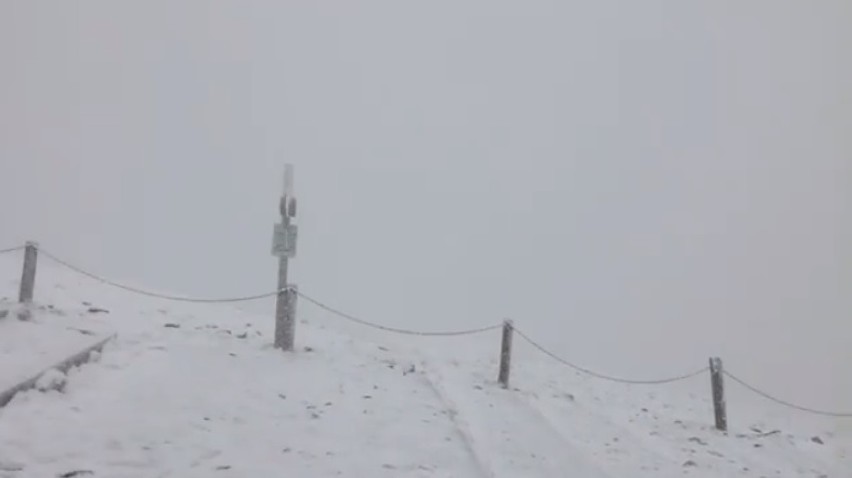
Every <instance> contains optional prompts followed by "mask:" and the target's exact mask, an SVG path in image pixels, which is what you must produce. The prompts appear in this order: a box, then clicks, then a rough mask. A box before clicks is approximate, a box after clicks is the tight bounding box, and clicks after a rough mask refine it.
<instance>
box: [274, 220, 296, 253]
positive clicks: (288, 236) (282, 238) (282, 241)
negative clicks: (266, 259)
mask: <svg viewBox="0 0 852 478" xmlns="http://www.w3.org/2000/svg"><path fill="white" fill-rule="evenodd" d="M298 236H299V228H298V226H296V225H295V224H290V225H289V226H288V227H287V228H286V229H285V228H284V225H283V224H275V228H274V229H273V231H272V255H273V256H276V257H287V258H293V257H295V256H296V241H297V239H298Z"/></svg>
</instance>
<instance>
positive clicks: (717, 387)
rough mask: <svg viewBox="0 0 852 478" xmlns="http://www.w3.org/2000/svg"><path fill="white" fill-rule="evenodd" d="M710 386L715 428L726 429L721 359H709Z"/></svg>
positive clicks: (726, 418)
mask: <svg viewBox="0 0 852 478" xmlns="http://www.w3.org/2000/svg"><path fill="white" fill-rule="evenodd" d="M710 386H711V388H712V390H713V413H714V415H715V416H716V429H717V430H719V431H723V432H726V431H728V412H727V409H726V405H725V382H724V375H723V372H722V359H720V358H719V357H713V358H711V359H710Z"/></svg>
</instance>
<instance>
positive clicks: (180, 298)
mask: <svg viewBox="0 0 852 478" xmlns="http://www.w3.org/2000/svg"><path fill="white" fill-rule="evenodd" d="M39 253H40V254H41V255H43V256H45V257H47V258H48V259H50V260H52V261H54V262H56V263H57V264H59V265H61V266H64V267H66V268H68V269H70V270H72V271H74V272H76V273H78V274H80V275H83V276H86V277H88V278H90V279H94V280H96V281H98V282H101V283H103V284H106V285H109V286H112V287H116V288H118V289H122V290H125V291H127V292H133V293H134V294H139V295H144V296H147V297H154V298H157V299H165V300H172V301H177V302H193V303H201V304H224V303H233V302H248V301H252V300H259V299H265V298H267V297H274V296H276V295H278V294H280V293H281V292H283V291H284V290H276V291H272V292H266V293H263V294H255V295H247V296H242V297H227V298H220V299H215V298H195V297H183V296H177V295H168V294H161V293H158V292H151V291H149V290H145V289H140V288H137V287H132V286H129V285H126V284H121V283H118V282H115V281H112V280H109V279H106V278H104V277H101V276H99V275H96V274H93V273H91V272H88V271H86V270H84V269H82V268H80V267H77V266H75V265H73V264H70V263H68V262H67V261H64V260H62V259H60V258H58V257H56V256H55V255H53V254H51V253H50V252H48V251H45V250H44V249H42V248H39Z"/></svg>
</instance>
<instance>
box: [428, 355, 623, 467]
mask: <svg viewBox="0 0 852 478" xmlns="http://www.w3.org/2000/svg"><path fill="white" fill-rule="evenodd" d="M423 367H424V372H425V373H426V376H427V377H428V380H429V381H430V382H431V384H432V385H433V387H434V389H435V390H436V392H437V393H438V394H439V395H440V396H442V397H443V400H444V401H446V402H447V403H450V404H452V406H453V407H455V408H456V409H457V412H456V413H458V414H459V415H460V416H461V417H464V420H465V421H466V422H467V423H468V424H469V425H468V426H467V428H468V430H469V434H470V435H471V437H470V439H471V441H472V442H473V443H474V449H476V450H477V454H478V455H479V457H480V459H482V460H487V463H488V465H487V466H488V469H489V470H492V472H493V474H492V476H495V477H517V476H524V477H530V478H533V477H542V478H544V477H553V476H578V477H583V478H607V477H609V476H610V475H609V474H608V473H606V472H605V471H603V470H602V469H601V468H600V467H599V466H598V465H597V464H596V463H595V462H594V461H592V460H590V459H589V457H588V456H584V455H583V454H582V453H581V452H580V451H579V450H578V449H577V448H575V447H574V446H573V445H572V444H571V443H569V442H568V441H566V440H565V439H564V438H563V437H562V436H561V435H560V434H559V433H557V432H556V431H555V430H554V429H553V427H552V426H551V425H550V424H549V423H547V422H545V421H543V420H542V419H541V417H540V416H538V415H536V413H535V412H534V411H533V410H532V409H530V408H529V407H526V406H519V402H518V400H517V399H516V398H514V396H513V393H514V392H512V391H507V390H500V389H497V388H496V387H497V386H496V385H495V384H493V383H489V382H488V381H486V380H479V381H478V383H476V382H472V381H471V378H472V376H471V374H470V373H469V371H459V370H454V369H455V367H453V366H452V365H449V366H435V365H433V363H432V362H431V361H424V364H423ZM474 431H475V432H474Z"/></svg>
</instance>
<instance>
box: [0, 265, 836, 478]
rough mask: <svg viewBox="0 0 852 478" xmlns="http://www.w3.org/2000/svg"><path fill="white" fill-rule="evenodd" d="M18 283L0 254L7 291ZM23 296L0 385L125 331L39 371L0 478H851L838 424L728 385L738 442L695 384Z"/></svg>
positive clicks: (346, 333)
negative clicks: (277, 344)
mask: <svg viewBox="0 0 852 478" xmlns="http://www.w3.org/2000/svg"><path fill="white" fill-rule="evenodd" d="M18 268H19V263H18V262H17V261H16V260H14V259H13V258H8V257H0V280H4V282H2V284H5V285H6V287H7V289H8V290H2V291H0V293H6V294H7V295H8V296H10V297H11V296H13V295H14V294H13V292H14V287H15V286H16V281H15V280H14V277H15V275H16V273H17V269H18ZM7 276H8V277H7ZM5 279H9V280H5ZM36 299H37V304H36V306H35V307H34V308H33V309H32V310H33V314H32V318H31V319H30V320H29V321H26V322H24V321H20V320H18V318H17V317H16V316H14V315H9V316H7V317H6V318H5V319H2V320H0V347H2V349H0V350H2V354H3V355H2V357H0V358H2V360H0V381H1V382H0V383H3V384H4V385H6V384H11V383H15V382H16V381H18V380H20V379H22V378H30V377H32V376H34V375H35V374H38V373H41V372H43V371H45V370H50V367H52V366H53V365H55V363H56V362H58V361H59V360H61V359H63V358H65V357H66V356H68V355H72V354H74V353H76V352H78V351H80V350H82V349H84V348H86V347H87V346H90V345H91V344H92V343H95V342H96V341H98V340H100V339H101V338H102V337H106V336H108V335H109V334H112V333H113V332H117V334H118V335H117V338H116V339H114V340H113V341H111V342H109V343H108V344H107V346H106V347H105V348H104V350H103V352H102V353H100V354H93V357H92V358H93V359H94V360H92V361H91V362H90V363H88V364H86V365H84V366H81V367H79V368H76V369H72V370H71V371H69V372H68V374H67V376H64V375H62V374H57V373H54V372H55V371H54V372H48V373H47V374H46V375H44V376H42V380H41V381H42V382H44V383H42V385H52V384H53V381H54V380H59V379H61V378H63V377H64V378H65V385H64V387H61V389H59V390H55V389H54V388H55V387H50V386H45V387H42V388H44V389H45V390H46V391H39V390H37V389H36V390H31V391H28V392H25V393H21V394H19V395H18V396H17V397H16V398H15V399H14V400H13V401H12V402H11V403H10V404H9V405H8V406H7V407H5V408H3V409H0V477H14V478H20V477H30V476H32V477H42V476H44V477H51V476H59V475H61V474H69V473H72V472H78V476H94V477H99V476H105V477H181V478H183V477H187V478H191V477H209V476H216V477H224V478H227V477H245V476H252V477H267V476H268V477H273V476H276V477H277V476H294V477H302V476H304V477H334V476H365V477H367V476H369V477H554V476H576V477H588V478H602V477H630V478H633V477H637V478H642V477H675V476H678V477H680V476H690V477H740V476H741V477H761V476H767V477H769V476H773V477H774V476H802V477H815V478H816V477H821V476H827V477H832V478H833V477H850V476H852V472H850V471H849V470H852V460H850V453H849V452H850V450H852V440H850V439H849V437H845V436H841V435H840V434H838V433H836V432H835V431H834V430H833V428H832V427H833V426H835V425H836V424H833V423H831V422H825V421H821V420H817V419H813V418H811V417H808V416H803V415H795V416H794V415H791V414H793V413H795V412H793V411H789V410H786V409H779V408H773V407H774V406H772V405H770V404H767V403H766V402H761V401H758V400H757V399H753V398H748V396H746V395H741V394H738V393H737V392H736V391H734V390H732V389H731V390H729V396H728V403H729V407H730V409H729V415H730V419H731V427H732V430H731V432H730V433H729V434H728V435H724V434H721V433H718V432H716V431H715V430H713V428H712V409H711V405H710V393H709V380H708V379H706V377H705V378H701V377H698V378H695V379H693V380H690V381H688V382H684V383H681V384H673V385H668V386H655V387H648V386H628V385H622V384H614V383H607V382H601V381H599V380H596V379H590V378H588V377H584V376H581V375H578V374H576V373H574V372H571V371H569V370H567V369H565V368H564V367H562V366H561V365H559V364H557V363H554V362H553V361H551V360H549V359H548V358H547V357H543V356H541V355H540V354H538V353H537V352H536V351H535V350H533V349H532V348H530V347H528V346H525V345H524V343H523V342H522V341H519V340H516V341H515V351H514V357H513V371H512V387H510V389H508V390H503V389H501V388H500V387H498V386H497V385H496V384H495V378H496V371H497V353H498V351H499V335H500V333H499V331H495V332H493V333H488V334H483V335H479V336H467V337H455V338H429V339H425V338H420V339H417V338H414V339H411V338H407V337H397V336H394V335H388V334H385V333H380V332H375V333H374V332H372V331H370V330H366V329H360V328H353V327H352V326H350V325H347V324H344V323H341V322H338V321H336V319H333V318H332V317H330V316H328V315H327V314H325V313H321V312H319V311H317V310H315V309H312V308H310V307H308V306H307V305H306V306H304V307H299V310H300V314H301V317H302V319H303V320H301V321H300V323H299V324H298V329H297V343H298V344H299V350H298V351H297V352H296V353H282V352H280V351H277V350H274V349H272V348H271V346H270V342H271V339H272V327H273V319H272V318H271V316H272V314H271V313H270V314H269V315H256V314H251V313H247V312H244V311H240V310H238V309H234V308H230V307H225V306H221V307H220V306H214V305H193V304H183V303H170V302H164V301H159V300H155V299H151V298H145V297H137V296H134V295H132V294H130V293H127V292H123V291H118V290H114V289H110V288H108V287H107V286H105V285H101V284H97V283H93V282H92V281H90V280H88V279H83V278H80V277H77V276H75V275H73V274H72V273H70V272H69V271H66V270H64V269H60V268H57V267H53V266H52V265H51V264H50V263H48V262H47V261H43V262H42V263H40V264H39V278H38V285H37V288H36ZM83 302H86V304H95V305H86V304H83ZM93 307H94V308H97V309H105V310H107V311H109V312H108V313H106V312H96V313H92V312H90V309H92V308H93ZM519 325H520V324H519ZM79 330H85V331H88V333H81V332H79ZM63 354H64V355H63ZM732 387H733V386H732V385H729V389H730V388H732ZM776 430H778V432H777V433H776V432H775V431H776ZM813 437H820V440H821V441H823V442H824V443H823V444H819V443H816V442H814V441H813V440H812V438H813ZM87 472H90V474H84V473H87Z"/></svg>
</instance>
